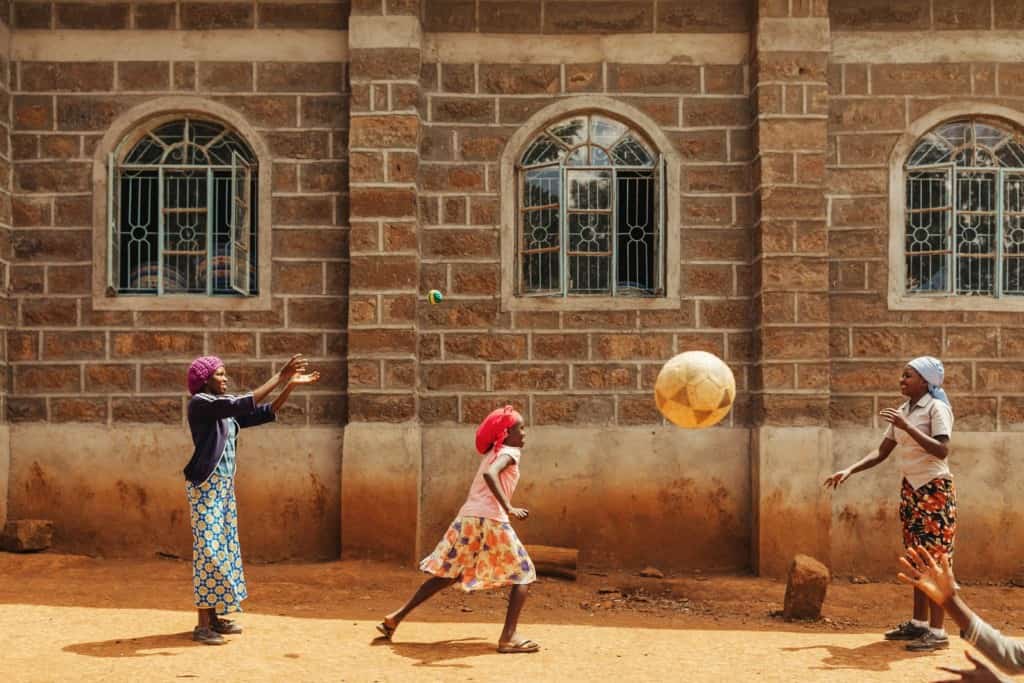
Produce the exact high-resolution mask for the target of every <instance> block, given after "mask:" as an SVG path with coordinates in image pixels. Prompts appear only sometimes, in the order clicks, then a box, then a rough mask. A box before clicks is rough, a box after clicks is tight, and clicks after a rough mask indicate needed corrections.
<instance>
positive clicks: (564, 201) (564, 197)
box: [558, 166, 572, 297]
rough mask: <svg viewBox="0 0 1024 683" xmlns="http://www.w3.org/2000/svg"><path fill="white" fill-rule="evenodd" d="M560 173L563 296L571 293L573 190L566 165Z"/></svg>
mask: <svg viewBox="0 0 1024 683" xmlns="http://www.w3.org/2000/svg"><path fill="white" fill-rule="evenodd" d="M559 174H560V175H561V184H562V186H561V187H560V188H559V199H560V201H559V202H558V235H559V238H558V254H559V260H560V261H561V262H562V268H561V272H560V273H559V274H558V279H559V281H560V283H561V285H562V287H561V290H562V296H563V297H564V296H568V295H569V277H570V274H569V246H568V245H569V219H568V216H569V209H568V206H569V193H570V192H571V191H572V190H571V188H570V187H569V172H568V171H567V170H566V169H565V166H560V167H559Z"/></svg>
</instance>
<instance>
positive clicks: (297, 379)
mask: <svg viewBox="0 0 1024 683" xmlns="http://www.w3.org/2000/svg"><path fill="white" fill-rule="evenodd" d="M319 379H320V373H319V372H317V371H315V370H314V371H313V372H311V373H309V374H305V375H292V378H291V379H290V380H288V383H289V384H315V383H316V381H317V380H319Z"/></svg>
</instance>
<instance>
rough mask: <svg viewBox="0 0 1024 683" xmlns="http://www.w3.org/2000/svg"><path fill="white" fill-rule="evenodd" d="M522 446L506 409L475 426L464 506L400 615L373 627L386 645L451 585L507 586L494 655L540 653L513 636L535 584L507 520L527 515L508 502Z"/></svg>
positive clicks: (520, 432)
mask: <svg viewBox="0 0 1024 683" xmlns="http://www.w3.org/2000/svg"><path fill="white" fill-rule="evenodd" d="M525 440H526V429H525V428H524V426H523V417H522V415H520V414H519V413H517V412H516V411H515V410H514V409H513V408H512V406H505V407H504V408H499V409H497V410H495V411H493V412H492V413H491V414H490V415H488V416H487V417H486V418H484V421H483V422H482V423H480V426H479V427H478V428H477V430H476V449H477V452H479V453H480V454H481V455H483V458H482V459H481V462H480V467H479V469H477V473H476V476H475V477H473V483H472V484H471V485H470V488H469V495H468V496H467V498H466V502H465V504H464V505H463V506H462V509H460V510H459V513H458V514H457V515H456V516H455V521H453V522H452V523H451V526H449V527H448V531H446V532H445V535H444V538H442V539H441V542H440V543H438V544H437V547H436V548H434V552H432V553H431V554H430V555H428V556H427V557H426V558H424V560H423V561H422V562H420V569H421V570H423V571H424V572H426V573H428V574H432V577H431V578H429V579H427V580H426V581H425V582H424V583H423V585H422V586H420V588H419V590H418V591H416V593H415V594H414V595H413V596H412V597H411V598H410V599H409V601H408V602H407V603H405V605H403V606H402V608H401V609H399V610H397V611H395V612H392V613H391V614H389V615H388V616H386V617H384V621H382V622H381V623H380V624H378V625H377V630H378V631H380V632H381V634H382V635H383V636H384V638H386V639H388V640H390V639H391V636H392V635H394V633H395V629H396V628H398V624H399V623H401V621H402V620H403V619H405V618H406V617H407V616H408V615H409V613H410V612H412V611H413V610H414V609H415V608H416V607H417V606H418V605H420V604H422V603H423V602H425V601H426V600H428V599H429V598H430V597H432V596H433V595H434V594H435V593H437V592H438V591H441V590H443V589H445V588H447V587H448V586H451V585H452V584H454V583H456V582H457V583H458V584H459V587H460V588H462V590H464V591H466V592H469V591H475V590H482V589H485V588H500V587H502V586H512V590H511V593H510V594H509V600H508V612H507V613H506V615H505V627H504V628H503V629H502V631H501V636H500V637H499V638H498V652H501V653H513V652H536V651H537V650H539V649H540V646H539V645H537V643H535V642H534V641H532V640H527V639H525V638H521V637H520V636H519V635H518V634H517V633H516V626H517V625H518V623H519V613H520V612H521V611H522V609H523V604H524V603H525V602H526V595H527V592H528V591H529V584H531V583H533V582H534V581H536V580H537V572H536V570H535V569H534V567H533V561H532V560H531V559H530V556H529V555H528V554H527V552H526V548H525V547H524V546H523V544H522V543H521V542H520V541H519V537H518V536H516V532H515V531H514V530H513V529H512V525H511V524H510V523H509V517H510V516H511V517H515V518H516V519H526V518H527V516H528V515H529V512H528V511H527V510H525V509H523V508H517V507H512V503H511V502H510V501H511V500H512V494H513V492H514V491H515V489H516V484H517V483H519V459H520V457H521V453H522V447H523V443H524V442H525Z"/></svg>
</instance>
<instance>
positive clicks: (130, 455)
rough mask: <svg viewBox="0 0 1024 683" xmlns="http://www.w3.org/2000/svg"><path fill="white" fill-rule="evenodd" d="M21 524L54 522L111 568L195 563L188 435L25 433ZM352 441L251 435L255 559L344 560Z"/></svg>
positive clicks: (75, 547)
mask: <svg viewBox="0 0 1024 683" xmlns="http://www.w3.org/2000/svg"><path fill="white" fill-rule="evenodd" d="M10 431H11V446H12V447H11V473H10V510H9V513H10V516H11V517H12V518H44V519H51V520H53V522H54V526H55V534H54V547H55V548H57V549H58V550H62V551H65V552H75V553H86V554H100V555H104V556H111V557H121V556H136V557H137V556H146V555H152V554H153V553H157V552H162V553H170V554H173V555H177V556H179V557H191V553H192V538H191V533H190V530H189V510H188V503H187V501H186V498H185V481H184V477H183V476H182V474H181V470H182V468H183V467H184V465H185V463H186V462H187V461H188V458H189V456H190V455H191V452H192V445H191V440H190V439H189V437H188V434H187V432H186V431H185V429H184V428H183V427H180V428H179V427H127V426H121V425H119V426H116V427H99V426H85V425H64V426H61V427H60V428H59V429H55V428H54V427H53V426H50V425H16V426H13V427H12V428H11V430H10ZM342 434H343V430H341V429H330V428H308V427H307V428H302V429H297V428H292V427H286V426H283V425H272V426H265V427H261V428H259V431H258V432H251V431H250V432H242V434H241V436H240V437H239V442H238V445H239V453H238V478H237V492H238V507H239V532H240V535H241V543H242V548H243V553H244V556H245V558H246V559H250V560H258V561H272V560H281V559H286V558H295V559H303V560H314V559H328V558H335V557H337V556H338V551H339V547H338V539H339V536H340V534H339V529H338V519H339V514H338V501H339V497H340V491H339V487H338V481H339V478H338V474H339V471H340V460H341V444H342Z"/></svg>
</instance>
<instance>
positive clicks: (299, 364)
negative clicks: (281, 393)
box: [280, 353, 309, 381]
mask: <svg viewBox="0 0 1024 683" xmlns="http://www.w3.org/2000/svg"><path fill="white" fill-rule="evenodd" d="M308 367H309V361H308V360H306V359H305V358H303V357H302V354H301V353H296V354H295V355H294V356H292V357H291V358H289V359H288V362H287V363H285V364H284V367H283V368H281V373H280V374H281V379H282V380H285V381H289V380H291V379H292V377H294V376H295V375H301V374H303V373H305V372H306V369H307V368H308Z"/></svg>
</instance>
